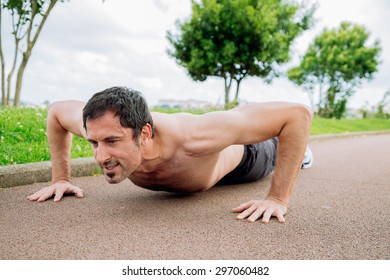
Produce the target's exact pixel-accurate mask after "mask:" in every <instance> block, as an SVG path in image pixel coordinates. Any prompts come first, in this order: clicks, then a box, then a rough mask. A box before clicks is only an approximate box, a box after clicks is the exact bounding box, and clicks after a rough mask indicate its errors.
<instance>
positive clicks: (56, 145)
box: [47, 109, 72, 183]
mask: <svg viewBox="0 0 390 280" xmlns="http://www.w3.org/2000/svg"><path fill="white" fill-rule="evenodd" d="M47 137H48V141H49V149H50V157H51V163H52V182H53V183H54V182H57V181H60V180H66V181H69V180H70V176H71V166H70V157H71V146H72V134H71V133H70V132H69V131H67V130H65V129H64V128H63V127H62V126H61V124H60V122H59V121H58V117H57V115H56V112H55V110H53V109H52V110H49V113H48V118H47Z"/></svg>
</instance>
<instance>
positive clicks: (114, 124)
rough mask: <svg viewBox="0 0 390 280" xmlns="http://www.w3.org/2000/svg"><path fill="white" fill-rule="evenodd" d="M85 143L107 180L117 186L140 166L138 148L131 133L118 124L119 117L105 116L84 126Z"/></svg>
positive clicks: (131, 131)
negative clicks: (87, 142) (87, 144)
mask: <svg viewBox="0 0 390 280" xmlns="http://www.w3.org/2000/svg"><path fill="white" fill-rule="evenodd" d="M86 127H87V136H88V138H87V139H88V141H89V142H90V143H91V144H92V148H93V151H94V156H95V160H96V161H97V163H99V164H100V166H101V168H102V170H103V172H104V176H105V177H106V180H107V181H108V182H109V183H110V184H116V183H119V182H121V181H123V180H124V179H126V178H128V177H129V176H130V174H131V173H133V172H134V171H135V170H136V169H137V168H138V167H139V166H140V164H141V148H140V147H141V145H140V142H139V141H138V140H139V139H137V140H134V139H133V130H132V129H130V128H125V127H123V126H122V125H121V124H120V121H119V117H115V114H114V113H113V112H110V111H108V112H106V113H105V114H104V115H103V116H102V117H100V118H98V119H95V120H89V121H87V123H86Z"/></svg>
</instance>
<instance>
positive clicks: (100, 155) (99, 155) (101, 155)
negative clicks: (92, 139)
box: [95, 146, 111, 164]
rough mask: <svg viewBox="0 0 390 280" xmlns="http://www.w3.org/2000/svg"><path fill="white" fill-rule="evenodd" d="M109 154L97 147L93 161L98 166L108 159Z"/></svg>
mask: <svg viewBox="0 0 390 280" xmlns="http://www.w3.org/2000/svg"><path fill="white" fill-rule="evenodd" d="M110 157H111V156H110V153H109V152H108V151H107V149H106V148H104V147H102V146H99V147H98V148H96V149H95V160H96V162H97V163H99V164H103V163H104V162H106V161H107V160H109V159H110Z"/></svg>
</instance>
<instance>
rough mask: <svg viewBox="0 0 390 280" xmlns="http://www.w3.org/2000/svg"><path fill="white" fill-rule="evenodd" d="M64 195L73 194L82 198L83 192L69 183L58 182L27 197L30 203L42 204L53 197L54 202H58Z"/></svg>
mask: <svg viewBox="0 0 390 280" xmlns="http://www.w3.org/2000/svg"><path fill="white" fill-rule="evenodd" d="M64 194H75V195H76V196H77V197H80V198H82V197H84V195H83V190H82V189H80V188H79V187H76V186H73V185H72V184H71V183H70V182H68V181H65V180H60V181H57V182H55V183H53V184H52V185H51V186H49V187H45V188H42V189H41V190H39V191H37V192H36V193H34V194H32V195H30V196H28V197H27V198H28V200H30V201H38V202H42V201H45V200H47V199H49V198H51V197H52V196H53V195H54V201H56V202H57V201H60V200H61V198H62V197H63V196H64Z"/></svg>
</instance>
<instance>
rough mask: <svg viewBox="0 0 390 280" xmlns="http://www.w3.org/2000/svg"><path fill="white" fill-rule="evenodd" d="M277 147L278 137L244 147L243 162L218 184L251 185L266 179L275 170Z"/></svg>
mask: <svg viewBox="0 0 390 280" xmlns="http://www.w3.org/2000/svg"><path fill="white" fill-rule="evenodd" d="M277 147H278V137H274V138H271V139H269V140H267V141H264V142H260V143H256V144H249V145H244V155H243V156H242V160H241V162H240V163H239V164H238V165H237V167H236V168H235V169H234V170H233V171H231V172H230V173H228V174H226V175H225V176H224V177H223V178H222V179H221V180H220V181H219V182H218V184H221V185H231V184H241V183H249V182H253V181H256V180H260V179H262V178H264V177H266V176H267V175H269V174H270V173H271V172H272V171H273V170H274V169H275V165H276V159H277Z"/></svg>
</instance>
